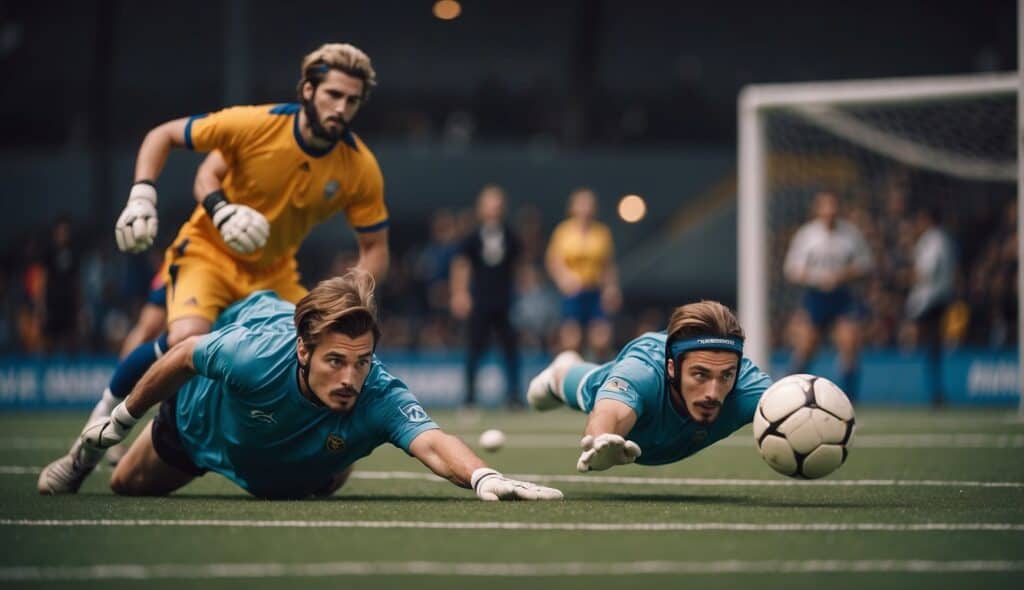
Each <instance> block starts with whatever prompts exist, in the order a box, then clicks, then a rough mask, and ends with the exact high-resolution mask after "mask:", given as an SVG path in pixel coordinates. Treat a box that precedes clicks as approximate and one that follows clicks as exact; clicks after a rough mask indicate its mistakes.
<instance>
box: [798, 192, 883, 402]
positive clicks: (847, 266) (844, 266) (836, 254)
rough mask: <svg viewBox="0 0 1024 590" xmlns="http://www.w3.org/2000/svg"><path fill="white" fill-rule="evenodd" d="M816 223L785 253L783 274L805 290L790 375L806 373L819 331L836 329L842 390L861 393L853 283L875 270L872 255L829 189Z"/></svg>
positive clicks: (818, 202) (817, 206) (818, 203)
mask: <svg viewBox="0 0 1024 590" xmlns="http://www.w3.org/2000/svg"><path fill="white" fill-rule="evenodd" d="M813 213H814V219H812V220H811V221H809V222H807V223H806V224H804V226H803V227H801V228H800V230H799V231H797V233H796V235H795V236H794V237H793V241H792V242H791V243H790V246H789V252H787V254H786V259H785V263H784V272H785V275H786V278H787V279H788V280H789V281H790V282H791V283H793V284H794V285H799V286H801V287H803V289H804V297H803V301H802V307H801V309H800V310H799V311H798V312H797V314H796V316H795V318H794V323H793V329H794V342H793V345H794V351H793V361H792V366H791V370H790V372H791V373H807V372H808V366H809V364H810V361H811V358H812V357H813V355H814V353H815V352H816V351H817V349H818V344H819V341H820V339H821V332H822V331H824V330H827V329H829V328H833V339H834V340H835V343H836V348H838V349H839V362H840V372H841V378H840V383H839V386H840V387H842V388H843V390H844V391H845V392H846V393H847V395H849V396H850V397H851V398H854V397H855V396H856V395H857V377H858V357H859V352H860V319H861V315H862V309H861V306H860V305H861V304H860V302H858V301H857V299H856V298H855V296H854V293H853V289H852V288H851V287H852V285H851V284H852V283H853V282H855V281H857V280H859V279H862V278H864V277H866V276H867V274H868V272H870V271H871V269H872V265H873V262H872V257H871V251H870V249H869V248H868V245H867V242H866V241H865V239H864V236H863V235H862V234H861V232H860V230H858V229H857V228H856V226H854V225H853V224H852V223H849V222H848V221H845V220H843V219H840V218H839V197H838V196H837V195H836V194H835V193H832V192H830V191H822V192H819V193H818V194H817V195H815V197H814V203H813Z"/></svg>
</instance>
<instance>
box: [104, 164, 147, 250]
mask: <svg viewBox="0 0 1024 590" xmlns="http://www.w3.org/2000/svg"><path fill="white" fill-rule="evenodd" d="M156 230H157V218H156V187H155V186H153V183H151V182H147V181H140V182H136V183H135V184H134V185H132V190H131V192H130V193H129V194H128V204H127V205H125V207H124V211H122V212H121V216H120V217H118V218H117V223H116V224H115V225H114V238H115V239H116V240H117V247H118V248H120V249H121V251H122V252H142V251H143V250H145V249H146V248H149V247H150V246H152V245H153V240H155V239H156Z"/></svg>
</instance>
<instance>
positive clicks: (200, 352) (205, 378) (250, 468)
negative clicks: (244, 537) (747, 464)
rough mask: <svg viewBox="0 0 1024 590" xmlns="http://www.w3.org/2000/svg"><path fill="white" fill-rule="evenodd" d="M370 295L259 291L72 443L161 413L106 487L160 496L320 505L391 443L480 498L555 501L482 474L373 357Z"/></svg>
mask: <svg viewBox="0 0 1024 590" xmlns="http://www.w3.org/2000/svg"><path fill="white" fill-rule="evenodd" d="M373 285H374V283H373V278H372V276H371V275H370V274H369V273H367V272H366V271H362V270H358V269H355V270H352V271H349V272H348V273H347V274H345V275H343V276H341V277H336V278H332V279H329V280H326V281H323V282H321V283H320V284H319V285H317V286H316V287H315V288H314V289H313V290H312V291H310V292H309V293H308V294H307V295H306V296H305V297H303V298H302V299H301V300H300V301H299V302H298V303H297V304H296V305H292V304H291V303H287V302H285V301H282V300H281V299H279V298H278V296H277V295H275V294H274V293H272V292H270V291H260V292H257V293H254V294H252V295H250V296H248V297H246V298H245V299H243V300H241V301H239V302H238V303H235V304H234V305H232V306H230V307H228V308H227V309H226V310H225V311H224V312H223V313H222V314H221V315H220V317H219V318H218V320H217V322H216V324H215V325H214V327H213V328H214V329H213V331H212V332H210V333H209V334H206V335H202V336H192V337H190V338H187V339H186V340H184V341H182V342H181V343H180V344H178V345H176V346H174V347H173V348H172V349H171V350H170V351H168V352H167V354H165V355H164V356H163V357H162V358H161V359H160V360H158V361H157V362H156V363H155V364H154V365H153V366H152V367H151V368H150V369H149V370H148V371H147V372H146V373H145V375H144V376H143V377H142V379H141V380H140V381H139V383H138V384H137V385H136V386H135V387H134V389H132V391H131V393H130V394H129V395H128V397H127V398H126V399H125V400H124V401H123V402H121V403H120V404H118V405H117V406H116V407H115V409H114V410H113V412H112V413H111V415H110V417H109V418H107V419H104V420H99V421H96V422H93V423H92V424H90V425H89V426H87V427H86V429H85V430H84V431H83V432H82V442H83V444H86V445H91V446H92V447H94V448H98V449H103V448H108V447H110V446H111V445H114V444H116V443H118V442H120V441H121V440H122V439H123V438H124V437H125V435H126V434H127V432H128V431H129V430H130V429H131V428H132V426H134V424H135V423H136V422H137V421H138V419H139V418H140V417H142V416H143V415H144V414H145V412H146V410H148V409H149V408H151V407H152V406H154V405H156V404H157V403H159V402H163V403H162V405H161V406H160V410H159V412H158V414H157V416H156V417H155V418H154V419H153V421H152V422H151V423H150V424H149V425H148V426H146V429H145V430H144V431H143V432H142V434H141V435H140V436H139V437H138V438H136V440H135V442H134V444H133V445H132V447H131V448H130V449H129V450H128V453H127V454H126V455H125V457H124V458H123V459H122V460H121V461H120V462H119V463H118V465H117V468H116V469H115V471H114V473H113V476H112V478H111V482H110V485H111V488H112V489H113V490H114V491H115V492H116V493H118V494H122V495H131V496H138V495H164V494H168V493H171V492H173V491H174V490H176V489H178V488H180V487H182V486H184V485H185V484H187V483H189V482H190V481H192V480H193V479H194V478H196V477H198V476H201V475H202V474H204V473H205V472H207V471H213V472H215V473H219V474H221V475H223V476H225V477H227V478H228V479H230V480H231V481H233V482H235V483H236V484H238V485H239V486H240V487H242V488H243V489H245V490H246V491H248V492H249V493H251V494H253V495H255V496H258V497H263V498H308V497H317V496H326V495H329V494H331V493H333V492H334V491H336V490H337V489H338V488H340V487H341V486H342V485H343V484H344V483H345V480H346V479H347V478H348V476H349V474H350V473H351V471H352V465H353V463H354V462H355V461H357V460H358V459H360V458H362V457H365V456H366V455H369V454H370V453H371V452H372V451H373V449H374V448H376V447H378V446H380V445H382V444H384V443H391V444H393V445H395V446H397V447H399V448H401V449H402V450H404V451H405V452H406V453H408V454H410V455H412V456H414V457H416V458H417V459H419V460H420V461H421V462H422V463H423V464H424V465H426V466H427V467H428V468H429V469H430V470H431V471H433V472H434V473H436V474H437V475H439V476H441V477H443V478H446V479H448V480H449V481H451V482H452V483H454V484H456V485H458V486H461V487H465V488H472V489H473V490H474V491H475V492H476V495H477V496H478V497H479V498H481V499H483V500H556V499H560V498H561V497H562V493H561V492H560V491H558V490H556V489H553V488H547V487H543V486H538V485H534V484H532V483H528V482H522V481H516V480H513V479H509V478H506V477H504V476H503V475H502V474H500V473H499V472H497V471H495V470H494V469H491V468H490V467H488V466H487V465H486V464H485V463H484V461H483V460H482V459H480V458H479V457H478V456H477V455H476V454H475V453H474V452H473V451H472V450H470V449H469V447H467V446H466V445H465V444H464V443H463V442H462V441H461V440H459V439H458V438H456V437H454V436H451V435H449V434H446V433H445V432H443V431H442V430H441V429H440V428H438V426H437V424H435V423H434V421H433V420H431V418H430V416H429V415H427V413H426V412H425V411H424V410H423V408H422V407H421V406H420V405H419V403H418V402H417V400H416V398H415V397H414V396H413V394H412V393H411V392H410V391H409V390H408V388H407V387H406V386H405V384H404V383H402V381H400V380H399V379H398V378H396V377H395V376H393V375H391V374H390V373H389V372H388V371H387V369H386V368H385V367H384V365H383V364H381V362H380V361H379V360H377V358H376V357H375V356H374V349H375V347H376V345H377V341H378V340H379V337H380V330H379V328H378V325H377V314H376V306H375V303H374V298H373Z"/></svg>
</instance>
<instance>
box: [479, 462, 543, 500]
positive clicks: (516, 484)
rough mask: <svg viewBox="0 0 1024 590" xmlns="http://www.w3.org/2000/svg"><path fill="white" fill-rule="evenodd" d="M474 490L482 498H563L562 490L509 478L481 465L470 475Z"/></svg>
mask: <svg viewBox="0 0 1024 590" xmlns="http://www.w3.org/2000/svg"><path fill="white" fill-rule="evenodd" d="M470 483H472V484H473V491H475V492H476V495H477V497H478V498H480V499H481V500H485V501H488V502H494V501H497V500H561V499H562V492H561V491H559V490H556V489H555V488H548V487H544V486H539V485H537V484H535V483H530V482H528V481H519V480H515V479H509V478H507V477H505V476H504V475H502V474H500V473H498V472H497V471H495V470H493V469H491V468H490V467H481V468H479V469H477V470H476V471H474V472H473V476H472V477H470Z"/></svg>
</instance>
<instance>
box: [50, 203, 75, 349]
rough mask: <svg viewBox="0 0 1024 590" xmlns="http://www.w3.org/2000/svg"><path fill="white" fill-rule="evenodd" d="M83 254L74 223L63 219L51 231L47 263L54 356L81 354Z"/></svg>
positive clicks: (51, 347)
mask: <svg viewBox="0 0 1024 590" xmlns="http://www.w3.org/2000/svg"><path fill="white" fill-rule="evenodd" d="M79 254H80V253H79V251H78V249H77V248H76V245H75V244H73V243H72V234H71V221H70V220H69V219H67V218H66V217H60V218H59V219H57V221H56V223H54V225H53V228H52V230H51V233H50V244H49V247H48V248H47V251H46V255H45V258H44V262H43V266H44V268H45V279H44V280H43V292H44V296H43V300H44V302H45V303H44V305H45V307H44V309H45V311H44V314H43V318H44V319H43V333H44V335H45V339H46V351H47V352H48V353H51V354H52V353H54V352H60V353H64V354H67V353H70V352H77V351H78V318H79V310H80V308H81V307H80V306H81V298H80V297H79V280H78V271H79V258H78V257H79Z"/></svg>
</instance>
